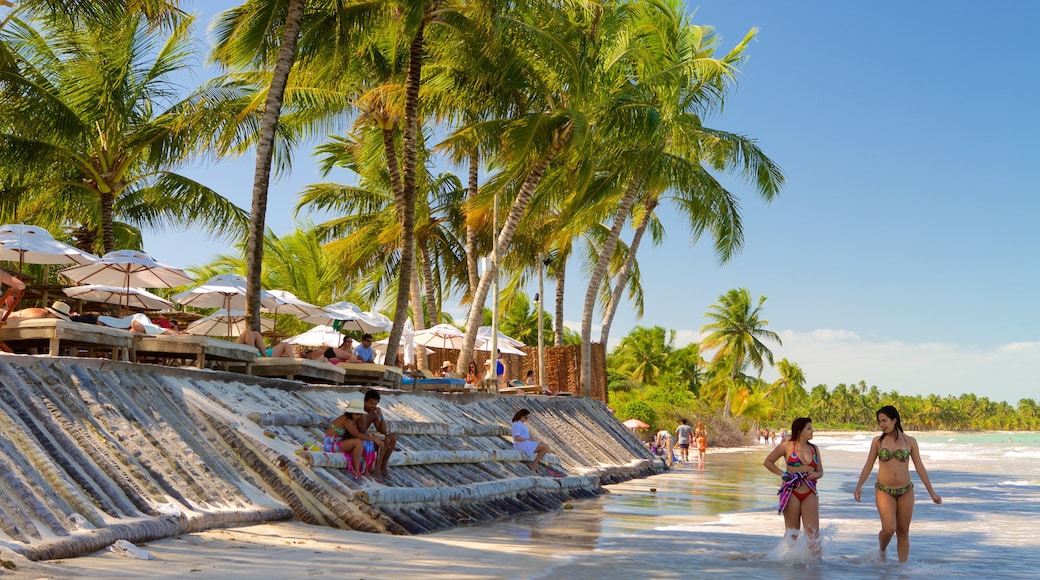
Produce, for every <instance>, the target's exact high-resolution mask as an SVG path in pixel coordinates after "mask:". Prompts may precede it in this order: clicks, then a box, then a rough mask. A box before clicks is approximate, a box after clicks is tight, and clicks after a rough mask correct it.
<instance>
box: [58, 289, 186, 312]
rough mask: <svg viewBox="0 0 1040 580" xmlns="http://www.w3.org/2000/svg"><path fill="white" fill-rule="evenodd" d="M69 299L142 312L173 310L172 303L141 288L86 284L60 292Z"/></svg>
mask: <svg viewBox="0 0 1040 580" xmlns="http://www.w3.org/2000/svg"><path fill="white" fill-rule="evenodd" d="M62 291H63V292H65V295H66V296H68V297H69V298H76V299H78V300H85V301H87V302H101V303H103V304H118V305H120V306H127V307H130V308H141V309H144V310H162V309H164V308H173V302H170V301H169V300H166V299H165V298H163V297H161V296H156V295H155V294H152V293H151V292H149V291H147V290H143V289H141V288H120V287H118V286H105V285H103V284H88V285H86V286H73V287H72V288H64V289H63V290H62Z"/></svg>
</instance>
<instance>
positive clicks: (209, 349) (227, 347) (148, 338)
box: [134, 334, 257, 374]
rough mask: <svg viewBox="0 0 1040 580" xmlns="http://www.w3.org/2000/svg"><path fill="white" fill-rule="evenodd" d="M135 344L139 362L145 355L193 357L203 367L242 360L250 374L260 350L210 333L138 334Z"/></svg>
mask: <svg viewBox="0 0 1040 580" xmlns="http://www.w3.org/2000/svg"><path fill="white" fill-rule="evenodd" d="M134 346H135V350H136V351H137V360H138V362H143V361H142V359H143V358H145V357H156V358H159V359H162V360H169V359H180V360H191V361H192V362H193V364H194V365H195V366H197V367H198V368H200V369H201V368H206V365H207V364H209V363H212V362H223V363H242V364H244V365H245V368H244V371H245V373H246V374H249V371H250V370H251V367H252V365H253V362H255V361H256V359H257V352H256V349H255V348H253V347H251V346H249V345H245V344H239V343H237V342H231V341H228V340H220V339H217V338H210V337H208V336H192V335H175V334H148V335H145V334H138V335H135V336H134ZM238 368H242V365H241V364H240V365H239V366H238Z"/></svg>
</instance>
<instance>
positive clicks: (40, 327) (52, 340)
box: [0, 318, 134, 361]
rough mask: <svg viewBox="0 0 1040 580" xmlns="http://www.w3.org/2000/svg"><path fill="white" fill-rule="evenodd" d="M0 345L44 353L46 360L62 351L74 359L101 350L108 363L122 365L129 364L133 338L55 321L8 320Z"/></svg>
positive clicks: (117, 331)
mask: <svg viewBox="0 0 1040 580" xmlns="http://www.w3.org/2000/svg"><path fill="white" fill-rule="evenodd" d="M0 341H2V342H4V343H8V344H16V345H17V346H18V348H19V349H20V350H24V349H28V348H33V347H36V348H40V349H47V354H48V355H50V356H58V355H59V354H61V349H62V348H63V347H67V348H69V349H70V350H69V352H68V354H69V355H70V356H78V355H79V354H80V351H81V350H86V351H87V354H88V355H89V356H94V353H95V352H96V351H98V350H101V351H104V352H106V353H108V354H109V355H110V356H111V358H112V360H123V361H128V360H131V359H132V358H133V357H132V356H131V353H132V352H133V350H134V335H133V334H132V333H130V332H127V331H125V330H120V329H118V328H106V327H104V326H95V325H93V324H84V323H82V322H71V321H68V320H59V319H57V318H28V319H15V320H11V319H8V320H7V324H6V325H4V326H3V328H0Z"/></svg>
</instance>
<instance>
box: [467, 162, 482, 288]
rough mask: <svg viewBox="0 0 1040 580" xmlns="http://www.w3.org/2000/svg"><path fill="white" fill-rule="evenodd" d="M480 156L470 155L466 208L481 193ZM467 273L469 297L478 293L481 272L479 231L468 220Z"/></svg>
mask: <svg viewBox="0 0 1040 580" xmlns="http://www.w3.org/2000/svg"><path fill="white" fill-rule="evenodd" d="M479 178H480V154H479V153H478V152H477V151H476V150H474V151H473V152H472V153H470V155H469V187H468V188H467V189H466V207H467V208H469V207H472V205H471V204H472V203H473V200H474V199H476V197H477V193H478V191H479ZM466 273H467V274H469V295H470V296H471V297H472V296H473V293H474V292H476V291H477V284H479V283H480V272H479V270H478V268H477V229H476V228H474V227H473V225H472V224H471V223H470V221H469V220H468V219H467V220H466Z"/></svg>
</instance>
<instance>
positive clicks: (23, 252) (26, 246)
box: [0, 224, 98, 271]
mask: <svg viewBox="0 0 1040 580" xmlns="http://www.w3.org/2000/svg"><path fill="white" fill-rule="evenodd" d="M0 260H7V261H9V262H18V270H19V271H21V269H22V265H23V264H89V263H91V262H96V261H98V257H97V256H95V255H94V254H91V253H89V252H84V251H83V250H80V249H79V248H77V247H75V246H70V245H68V244H66V243H63V242H59V241H58V240H56V239H54V236H52V235H51V233H50V232H48V231H47V230H46V229H44V228H41V227H39V226H29V225H25V224H6V225H3V226H0Z"/></svg>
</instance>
